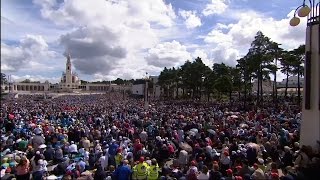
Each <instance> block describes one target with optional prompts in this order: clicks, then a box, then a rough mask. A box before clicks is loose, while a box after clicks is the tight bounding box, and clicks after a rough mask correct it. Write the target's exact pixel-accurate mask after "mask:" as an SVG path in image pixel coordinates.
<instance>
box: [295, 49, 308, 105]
mask: <svg viewBox="0 0 320 180" xmlns="http://www.w3.org/2000/svg"><path fill="white" fill-rule="evenodd" d="M292 54H293V55H294V56H295V59H294V62H293V71H292V73H293V74H294V75H297V77H298V105H299V106H300V104H301V87H300V77H302V76H303V73H304V67H303V63H304V59H305V45H300V46H299V47H298V48H296V49H294V50H293V51H292Z"/></svg>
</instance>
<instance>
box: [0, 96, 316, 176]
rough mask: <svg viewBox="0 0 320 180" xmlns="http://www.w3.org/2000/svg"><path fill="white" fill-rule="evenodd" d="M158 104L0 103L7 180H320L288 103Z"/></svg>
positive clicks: (102, 99) (118, 99) (104, 99)
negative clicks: (258, 105) (147, 105)
mask: <svg viewBox="0 0 320 180" xmlns="http://www.w3.org/2000/svg"><path fill="white" fill-rule="evenodd" d="M247 109H248V110H244V109H243V105H242V104H241V103H240V102H236V101H235V102H233V103H231V104H229V103H204V102H195V101H154V102H150V105H149V107H148V108H145V107H144V103H143V100H140V99H134V98H126V100H123V95H122V94H117V93H111V94H100V95H99V94H95V95H65V96H60V97H57V98H54V99H40V98H39V97H38V96H34V95H21V96H19V98H12V97H10V98H7V99H5V100H2V102H1V117H0V118H1V119H0V123H1V179H13V178H16V179H17V180H29V179H34V180H41V179H95V180H104V179H112V180H114V179H116V180H128V179H136V180H145V179H148V180H155V179H163V180H171V179H177V180H180V179H181V180H183V179H187V180H196V179H199V180H206V179H210V180H222V179H225V180H242V179H243V180H249V179H252V180H269V179H271V180H279V179H283V180H295V179H317V177H319V176H320V174H319V173H320V166H319V164H320V163H319V154H318V153H317V150H316V149H312V148H311V147H307V146H303V145H300V144H299V134H300V132H299V126H300V121H301V112H300V109H299V108H295V107H294V108H292V107H290V106H289V105H288V104H286V103H279V105H278V106H277V107H275V105H274V104H272V103H270V104H268V103H266V104H264V106H262V107H261V108H257V107H255V106H252V107H250V108H247Z"/></svg>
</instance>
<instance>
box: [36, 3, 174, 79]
mask: <svg viewBox="0 0 320 180" xmlns="http://www.w3.org/2000/svg"><path fill="white" fill-rule="evenodd" d="M34 3H35V4H37V5H39V6H40V7H41V14H42V17H43V18H46V19H49V20H51V21H53V22H54V23H56V24H57V25H64V26H66V27H69V26H73V27H74V28H73V30H72V31H70V32H69V33H65V34H63V35H62V36H61V38H60V43H61V45H62V46H64V47H65V50H66V51H70V53H71V55H72V58H73V62H74V66H75V67H76V69H77V70H78V71H79V72H80V74H81V73H82V74H87V75H93V76H94V77H95V78H97V79H101V78H103V79H109V78H110V77H121V78H124V77H129V74H128V73H132V74H131V75H130V76H131V77H139V76H140V72H142V71H144V70H145V69H147V68H146V67H145V66H141V64H146V65H147V63H146V60H145V59H144V58H143V57H145V56H146V55H145V54H144V53H145V52H146V51H147V49H149V48H151V47H154V46H156V45H157V44H158V43H160V42H161V41H160V36H161V35H159V34H170V30H171V29H175V27H174V26H175V19H176V15H175V12H174V10H173V7H172V6H171V4H166V3H165V1H164V0H152V1H150V0H139V1H136V0H119V1H111V0H90V1H82V0H68V1H65V2H64V3H62V4H60V5H58V4H57V3H56V2H54V3H52V1H49V3H48V2H47V1H41V0H34ZM136 63H139V64H138V65H136ZM150 68H152V67H150ZM156 69H157V68H156Z"/></svg>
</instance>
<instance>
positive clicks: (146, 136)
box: [139, 129, 148, 143]
mask: <svg viewBox="0 0 320 180" xmlns="http://www.w3.org/2000/svg"><path fill="white" fill-rule="evenodd" d="M139 137H140V139H141V142H142V143H145V142H146V141H147V140H148V134H147V132H146V131H145V130H144V129H143V130H142V132H141V133H140V135H139Z"/></svg>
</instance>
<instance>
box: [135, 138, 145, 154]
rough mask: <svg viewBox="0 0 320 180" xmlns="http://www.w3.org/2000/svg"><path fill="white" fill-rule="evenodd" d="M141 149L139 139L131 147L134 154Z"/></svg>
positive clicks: (141, 145)
mask: <svg viewBox="0 0 320 180" xmlns="http://www.w3.org/2000/svg"><path fill="white" fill-rule="evenodd" d="M142 149H143V144H142V143H141V142H140V139H136V142H135V143H134V145H133V151H134V154H136V153H137V152H139V151H141V150H142Z"/></svg>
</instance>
